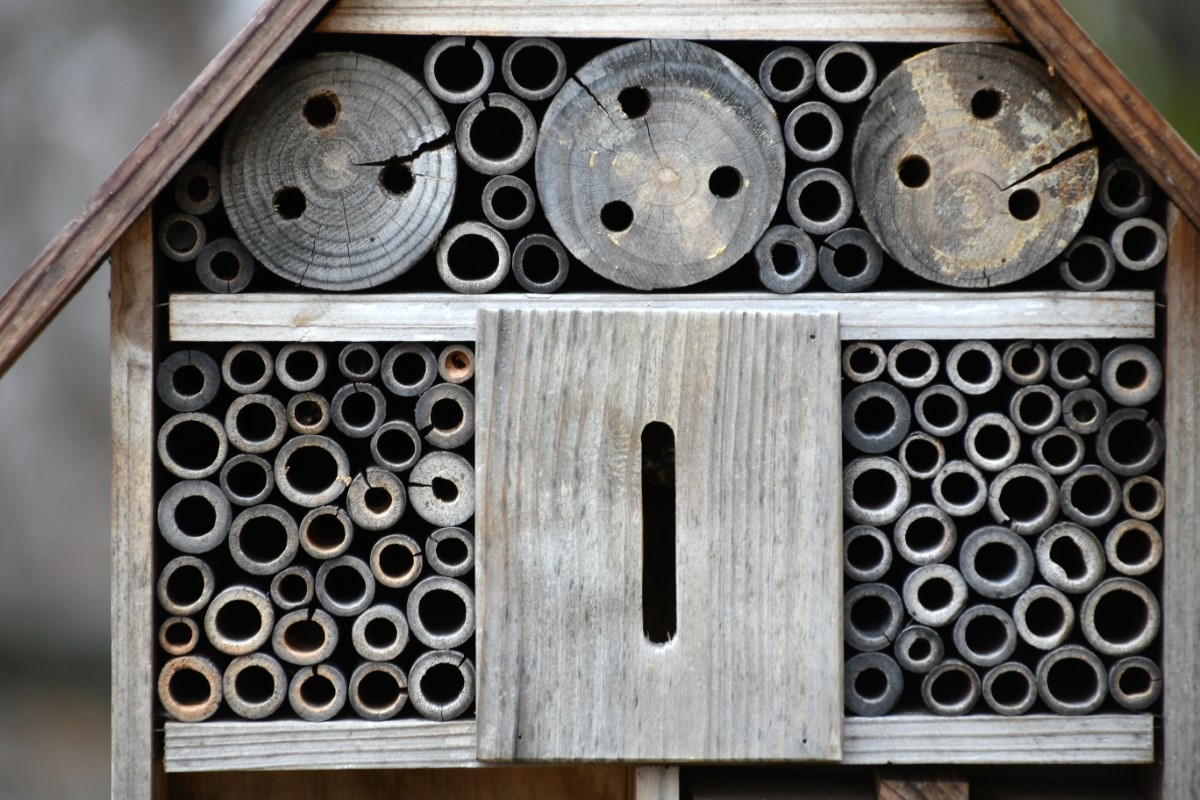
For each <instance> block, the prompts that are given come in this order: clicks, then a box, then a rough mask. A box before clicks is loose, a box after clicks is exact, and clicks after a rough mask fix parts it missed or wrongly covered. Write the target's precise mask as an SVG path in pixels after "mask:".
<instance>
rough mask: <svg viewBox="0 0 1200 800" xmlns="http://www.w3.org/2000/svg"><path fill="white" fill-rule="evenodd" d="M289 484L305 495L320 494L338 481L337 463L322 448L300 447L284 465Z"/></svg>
mask: <svg viewBox="0 0 1200 800" xmlns="http://www.w3.org/2000/svg"><path fill="white" fill-rule="evenodd" d="M283 470H284V474H286V475H287V480H288V483H290V484H291V485H292V486H294V487H295V488H296V490H297V491H299V492H303V493H304V494H320V493H321V492H324V491H325V490H326V489H328V488H329V487H330V486H332V485H333V482H334V481H335V480H337V475H338V469H337V461H335V460H334V458H333V455H332V454H330V453H329V452H328V451H326V450H325V449H324V448H321V447H312V446H310V447H299V448H297V449H296V450H294V451H293V452H292V453H291V454H290V455H289V456H288V457H287V461H286V463H284V465H283Z"/></svg>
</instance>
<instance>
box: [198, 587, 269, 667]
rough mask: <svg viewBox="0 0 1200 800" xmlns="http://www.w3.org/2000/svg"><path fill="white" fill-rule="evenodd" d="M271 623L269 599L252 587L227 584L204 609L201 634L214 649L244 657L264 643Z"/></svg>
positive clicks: (267, 637)
mask: <svg viewBox="0 0 1200 800" xmlns="http://www.w3.org/2000/svg"><path fill="white" fill-rule="evenodd" d="M274 625H275V610H274V609H273V608H272V606H271V598H269V597H267V595H265V594H263V592H261V591H259V590H258V589H255V588H254V587H252V586H230V587H229V588H228V589H225V590H223V591H221V592H220V593H219V594H218V595H217V596H216V597H214V598H213V599H212V602H211V603H209V604H208V610H207V611H205V612H204V635H205V636H206V637H208V641H209V643H210V644H211V645H212V646H213V647H215V648H216V649H217V650H219V651H221V652H222V653H225V654H226V655H230V656H244V655H246V654H247V653H252V652H254V651H255V650H257V649H258V648H260V647H262V646H263V645H264V644H266V643H267V640H268V639H270V638H271V628H273V627H274Z"/></svg>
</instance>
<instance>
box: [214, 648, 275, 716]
mask: <svg viewBox="0 0 1200 800" xmlns="http://www.w3.org/2000/svg"><path fill="white" fill-rule="evenodd" d="M287 683H288V681H287V676H286V675H284V674H283V667H281V666H280V665H279V662H278V661H276V660H275V659H273V658H271V657H270V656H269V655H267V654H266V653H251V654H250V655H248V656H239V657H238V658H235V659H233V661H231V662H229V666H228V667H226V668H225V680H224V697H225V702H226V704H228V705H229V708H230V710H231V711H233V713H235V714H237V715H238V716H239V717H242V718H243V719H263V718H265V717H269V716H271V715H272V714H274V713H275V712H276V711H278V710H279V707H280V706H282V705H283V700H284V697H285V696H286V695H287Z"/></svg>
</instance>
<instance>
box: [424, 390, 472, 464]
mask: <svg viewBox="0 0 1200 800" xmlns="http://www.w3.org/2000/svg"><path fill="white" fill-rule="evenodd" d="M414 422H415V423H416V426H417V429H418V430H420V431H424V433H425V441H427V442H429V444H431V445H433V446H434V447H439V448H445V449H447V450H450V449H453V448H456V447H462V446H463V445H464V444H466V443H467V442H469V441H471V438H472V437H473V436H474V435H475V395H473V394H471V390H470V389H468V388H467V387H465V386H459V385H457V384H453V383H439V384H436V385H434V386H431V387H430V388H429V389H427V390H426V391H425V393H424V394H422V395H421V396H420V397H419V398H417V406H416V410H415V411H414Z"/></svg>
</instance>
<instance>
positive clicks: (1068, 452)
mask: <svg viewBox="0 0 1200 800" xmlns="http://www.w3.org/2000/svg"><path fill="white" fill-rule="evenodd" d="M1032 452H1033V460H1034V462H1036V463H1037V465H1038V466H1039V467H1041V468H1042V469H1044V470H1045V471H1046V473H1047V474H1048V475H1053V476H1054V477H1056V478H1061V477H1063V476H1064V475H1070V474H1071V473H1072V472H1074V471H1075V470H1077V469H1079V468H1080V467H1081V466H1083V457H1084V455H1085V454H1086V451H1085V448H1084V445H1083V439H1082V438H1080V436H1079V434H1078V433H1075V431H1073V430H1071V429H1070V428H1062V427H1059V428H1054V429H1052V430H1049V431H1046V432H1045V433H1043V434H1042V435H1041V436H1039V437H1038V438H1037V439H1034V441H1033V448H1032Z"/></svg>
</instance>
